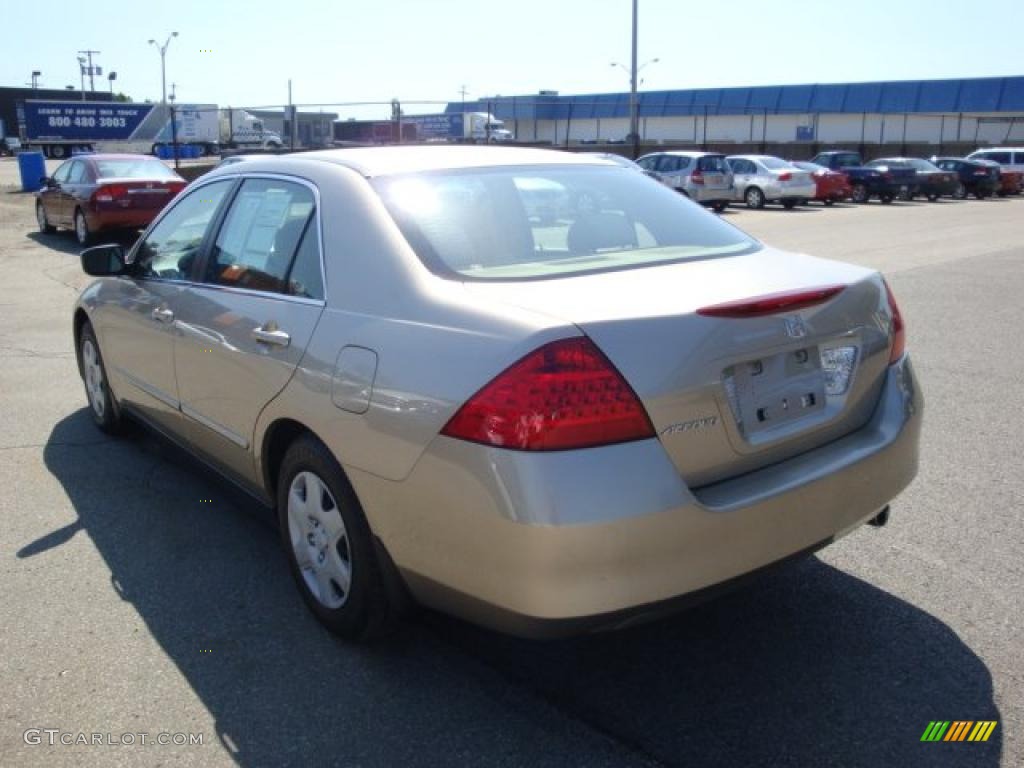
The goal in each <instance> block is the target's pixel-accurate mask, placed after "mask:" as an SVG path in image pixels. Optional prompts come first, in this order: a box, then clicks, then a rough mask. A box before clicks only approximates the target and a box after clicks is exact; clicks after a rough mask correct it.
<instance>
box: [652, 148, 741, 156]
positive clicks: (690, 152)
mask: <svg viewBox="0 0 1024 768" xmlns="http://www.w3.org/2000/svg"><path fill="white" fill-rule="evenodd" d="M651 155H675V156H677V157H705V156H706V155H721V156H722V157H725V153H724V152H703V151H701V150H699V149H696V150H689V149H666V150H664V151H662V152H649V153H647V154H646V155H644V157H650V156H651Z"/></svg>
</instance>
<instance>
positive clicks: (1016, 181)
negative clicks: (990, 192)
mask: <svg viewBox="0 0 1024 768" xmlns="http://www.w3.org/2000/svg"><path fill="white" fill-rule="evenodd" d="M1022 191H1024V173H1021V172H1020V171H1010V170H1007V169H1006V168H1000V169H999V187H998V189H996V194H997V195H999V196H1000V197H1006V196H1007V195H1019V194H1020V193H1021V192H1022Z"/></svg>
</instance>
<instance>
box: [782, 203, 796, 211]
mask: <svg viewBox="0 0 1024 768" xmlns="http://www.w3.org/2000/svg"><path fill="white" fill-rule="evenodd" d="M796 204H797V201H796V200H783V201H782V207H783V208H785V209H786V210H787V211H792V210H793V209H794V208H796Z"/></svg>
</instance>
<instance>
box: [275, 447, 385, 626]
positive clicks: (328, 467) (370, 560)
mask: <svg viewBox="0 0 1024 768" xmlns="http://www.w3.org/2000/svg"><path fill="white" fill-rule="evenodd" d="M277 514H278V523H279V525H280V529H281V538H282V542H283V543H284V548H285V552H286V554H287V557H288V563H289V566H290V569H291V571H292V576H293V577H294V579H295V583H296V584H297V585H298V588H299V591H300V592H301V593H302V598H303V600H305V602H306V605H308V606H309V608H310V610H312V611H313V613H314V615H316V617H317V619H319V620H320V622H321V623H322V624H323V625H324V626H326V627H327V628H328V629H329V630H331V631H332V632H334V633H335V634H337V635H340V636H341V637H343V638H345V639H346V640H366V639H370V638H373V637H377V636H379V635H381V634H383V633H384V632H386V631H387V630H388V629H390V628H392V627H393V626H394V624H395V611H394V610H393V608H394V606H393V605H392V601H391V600H390V599H389V596H388V592H387V590H386V588H385V582H384V577H383V573H382V570H381V564H380V563H379V562H378V560H377V556H376V553H375V551H374V546H373V536H372V534H371V532H370V526H369V524H368V523H367V521H366V517H365V516H364V514H363V510H362V507H361V506H360V504H359V500H358V499H357V498H356V494H355V491H354V490H353V489H352V486H351V485H350V484H349V482H348V478H346V477H345V474H344V472H343V471H342V469H341V466H340V465H339V464H338V462H337V460H336V459H335V458H334V456H333V455H331V453H330V451H329V450H328V449H327V448H326V446H324V445H323V443H321V442H320V441H319V440H317V439H316V438H314V437H312V436H311V435H306V436H303V437H300V438H298V439H297V440H296V441H295V442H293V443H292V444H291V446H289V448H288V450H287V452H286V453H285V456H284V459H283V461H282V462H281V469H280V473H279V476H278V490H277Z"/></svg>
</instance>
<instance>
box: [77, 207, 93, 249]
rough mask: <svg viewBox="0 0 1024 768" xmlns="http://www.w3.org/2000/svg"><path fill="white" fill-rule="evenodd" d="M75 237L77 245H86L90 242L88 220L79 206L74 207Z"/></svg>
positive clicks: (90, 233) (90, 235) (90, 234)
mask: <svg viewBox="0 0 1024 768" xmlns="http://www.w3.org/2000/svg"><path fill="white" fill-rule="evenodd" d="M75 239H76V240H77V241H78V244H79V245H83V246H84V245H88V244H89V243H91V242H92V232H91V231H90V230H89V222H88V221H86V219H85V214H84V213H82V209H81V208H77V209H75Z"/></svg>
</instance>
